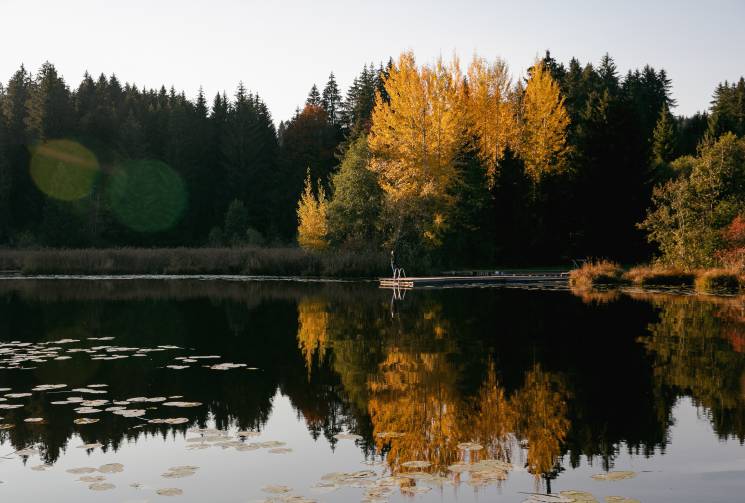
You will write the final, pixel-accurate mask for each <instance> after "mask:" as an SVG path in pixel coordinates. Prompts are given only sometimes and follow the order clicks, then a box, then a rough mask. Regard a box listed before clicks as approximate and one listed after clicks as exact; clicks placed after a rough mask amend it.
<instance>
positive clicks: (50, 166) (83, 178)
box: [31, 140, 99, 201]
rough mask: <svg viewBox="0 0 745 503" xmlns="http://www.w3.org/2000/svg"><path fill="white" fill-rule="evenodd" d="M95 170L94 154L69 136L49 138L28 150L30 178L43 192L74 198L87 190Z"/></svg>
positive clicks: (57, 196)
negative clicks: (57, 138) (63, 138)
mask: <svg viewBox="0 0 745 503" xmlns="http://www.w3.org/2000/svg"><path fill="white" fill-rule="evenodd" d="M98 172H99V166H98V159H96V156H95V154H93V152H91V151H90V150H88V149H87V148H85V147H84V146H82V145H81V144H79V143H77V142H74V141H71V140H51V141H47V142H44V143H40V144H38V145H36V146H35V147H33V148H32V150H31V178H32V179H33V181H34V183H35V184H36V186H37V187H38V188H39V190H41V191H42V192H43V193H44V194H46V195H48V196H49V197H53V198H55V199H59V200H61V201H77V200H78V199H82V198H84V197H86V196H87V195H89V194H90V193H91V190H92V188H93V183H94V182H95V179H96V176H97V175H98Z"/></svg>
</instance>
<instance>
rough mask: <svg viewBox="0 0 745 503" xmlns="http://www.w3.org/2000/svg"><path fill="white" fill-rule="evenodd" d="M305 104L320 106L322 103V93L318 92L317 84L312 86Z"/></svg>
mask: <svg viewBox="0 0 745 503" xmlns="http://www.w3.org/2000/svg"><path fill="white" fill-rule="evenodd" d="M305 104H306V106H307V105H310V106H314V107H320V106H321V105H322V101H321V94H320V93H319V92H318V87H317V86H316V85H315V84H313V87H311V88H310V92H309V93H308V98H307V99H306V100H305Z"/></svg>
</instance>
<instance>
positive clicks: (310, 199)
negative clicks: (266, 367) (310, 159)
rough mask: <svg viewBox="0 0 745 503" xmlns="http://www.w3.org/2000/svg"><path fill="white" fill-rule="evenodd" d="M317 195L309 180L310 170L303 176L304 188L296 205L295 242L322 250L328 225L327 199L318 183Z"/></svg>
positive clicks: (326, 243)
mask: <svg viewBox="0 0 745 503" xmlns="http://www.w3.org/2000/svg"><path fill="white" fill-rule="evenodd" d="M317 185H318V196H317V197H316V195H315V194H313V186H312V184H311V181H310V171H308V175H307V176H306V178H305V189H304V190H303V193H302V195H301V196H300V201H298V205H297V217H298V228H297V242H298V244H299V245H300V246H302V247H303V248H305V249H310V250H323V249H325V248H326V247H327V246H328V240H327V235H328V227H327V223H326V211H327V209H328V201H327V200H326V192H325V191H324V189H323V185H321V183H320V182H319V183H318V184H317Z"/></svg>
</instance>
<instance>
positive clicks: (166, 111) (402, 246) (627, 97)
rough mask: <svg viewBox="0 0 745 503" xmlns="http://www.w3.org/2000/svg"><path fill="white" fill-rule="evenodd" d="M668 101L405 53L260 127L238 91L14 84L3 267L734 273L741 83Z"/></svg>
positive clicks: (574, 75)
mask: <svg viewBox="0 0 745 503" xmlns="http://www.w3.org/2000/svg"><path fill="white" fill-rule="evenodd" d="M671 89H672V82H671V80H670V79H669V77H668V76H667V74H666V72H665V70H664V69H655V68H652V67H650V66H644V67H643V68H640V69H636V70H631V71H628V72H627V73H626V74H624V75H622V74H621V73H620V72H619V71H618V69H617V67H616V65H615V63H614V61H613V59H612V58H611V57H610V56H609V55H605V56H604V57H603V58H602V59H601V60H600V61H599V62H598V63H596V64H594V63H582V62H580V61H578V60H577V59H571V60H570V61H569V62H568V64H564V63H561V62H559V61H557V60H556V59H554V58H553V57H552V56H551V54H550V53H549V52H546V54H545V57H543V58H542V59H539V60H536V62H535V64H534V65H533V66H532V67H531V68H530V69H529V70H528V71H527V74H526V75H523V76H515V75H512V74H511V73H510V70H509V68H508V66H507V64H506V63H505V62H504V61H502V60H500V59H495V60H492V61H488V60H485V59H482V58H479V57H474V59H473V60H472V61H470V62H468V64H467V65H463V68H461V62H460V61H458V60H457V59H453V60H451V61H443V60H438V61H435V62H434V63H432V64H424V65H421V64H419V63H418V62H417V61H416V60H415V57H414V55H413V54H412V53H403V54H401V55H400V56H399V57H398V59H396V60H394V59H390V60H389V61H388V62H387V63H385V64H378V65H374V64H367V65H364V66H363V67H362V71H361V72H360V74H359V75H358V76H357V77H356V78H355V79H354V81H353V83H352V85H351V86H350V87H349V89H347V90H342V89H340V87H339V85H338V84H337V82H336V79H335V77H334V74H333V73H331V74H330V76H329V79H328V81H327V82H326V83H325V84H324V85H322V86H320V87H319V86H317V85H315V84H313V85H312V86H311V88H310V91H309V93H308V95H307V97H306V98H305V102H304V104H303V106H302V108H298V109H297V110H296V112H295V114H294V115H293V116H292V117H291V118H290V119H288V120H282V121H280V122H279V124H276V123H275V120H276V119H275V118H274V117H272V115H271V112H270V110H269V109H268V107H267V106H266V104H265V103H264V102H263V101H262V99H261V97H260V95H259V94H257V93H256V92H253V91H249V90H248V89H247V87H246V86H245V85H244V84H243V83H239V84H238V88H237V90H236V91H235V92H234V93H233V94H232V95H228V94H227V93H225V92H222V93H219V94H217V95H215V96H214V97H213V98H211V99H209V98H208V97H206V96H205V95H204V93H203V92H201V91H200V92H199V94H198V95H197V96H196V98H194V99H191V98H189V97H187V96H185V94H184V93H183V92H178V91H176V89H174V88H173V87H171V88H170V89H166V88H165V87H161V88H160V89H145V88H142V89H140V88H138V87H137V86H136V85H134V84H129V83H122V81H120V80H119V78H118V77H117V76H115V75H111V76H105V75H101V76H99V77H98V78H94V77H92V76H91V75H89V74H87V73H86V75H85V77H84V78H83V80H82V81H81V82H80V83H79V84H77V85H72V84H68V83H67V82H66V81H65V80H64V78H63V77H62V76H61V75H60V74H59V73H58V72H57V70H56V69H55V67H54V66H53V65H52V64H51V63H45V64H44V65H43V66H42V67H41V68H40V69H38V71H37V72H36V73H32V72H30V71H29V70H27V69H26V68H25V67H21V68H20V69H19V70H18V71H17V72H16V73H15V74H14V75H12V76H11V78H10V79H9V80H8V81H7V84H5V85H2V86H0V112H1V113H0V246H1V247H5V248H18V249H29V248H39V247H49V248H115V247H204V246H212V247H232V246H257V247H274V246H288V245H289V246H293V245H299V246H301V247H302V248H305V249H309V250H348V251H366V252H370V251H385V252H386V253H387V252H388V251H389V250H395V251H396V253H397V255H398V256H400V257H402V260H412V257H416V260H417V261H418V262H420V263H431V264H438V265H454V266H457V265H463V266H465V265H468V266H489V265H495V264H503V265H529V264H545V265H548V264H563V263H567V262H568V261H570V260H571V259H573V258H584V257H604V258H610V259H613V260H617V261H622V262H625V263H629V262H639V261H645V260H649V259H651V258H652V257H660V258H661V260H668V261H670V262H675V263H679V264H683V265H686V266H688V265H692V266H698V265H711V264H709V263H707V262H711V260H712V257H717V260H720V259H722V260H724V258H727V257H729V258H730V259H732V257H733V254H734V255H736V257H735V258H734V259H733V260H735V261H736V260H739V257H740V256H742V254H738V253H739V252H737V250H739V249H740V248H741V246H740V245H741V244H745V239H740V234H738V232H741V233H742V235H743V236H745V231H742V230H741V229H740V227H742V228H743V229H745V224H743V223H742V222H745V219H742V218H741V215H744V214H745V213H744V210H745V140H743V139H742V137H743V135H745V79H742V78H741V79H740V80H739V81H738V82H736V83H729V82H723V83H721V84H719V85H718V86H716V88H715V89H714V90H713V95H712V101H711V103H710V107H709V109H708V110H706V111H702V112H700V113H697V114H695V115H693V116H690V117H684V116H677V115H675V114H674V109H675V106H676V103H675V101H674V100H673V99H672V97H671ZM711 159H714V160H716V159H720V160H721V162H720V163H719V165H717V166H718V167H717V166H715V167H714V168H711V166H712V163H711V162H710V161H711ZM707 170H708V171H707ZM712 180H713V181H712ZM707 184H708V185H707ZM707 198H708V199H707ZM707 201H708V202H710V203H712V204H713V203H714V202H716V203H717V204H718V206H717V209H716V211H714V210H711V206H712V205H711V204H708V203H707ZM719 203H721V204H719ZM707 204H708V206H707ZM738 240H740V241H742V243H740V241H738ZM730 245H731V246H730ZM727 246H730V248H727ZM728 250H729V251H728ZM728 253H729V255H727V254H728Z"/></svg>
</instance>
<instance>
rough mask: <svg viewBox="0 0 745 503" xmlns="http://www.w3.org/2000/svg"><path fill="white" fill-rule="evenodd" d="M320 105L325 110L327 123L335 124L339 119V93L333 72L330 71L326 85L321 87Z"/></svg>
mask: <svg viewBox="0 0 745 503" xmlns="http://www.w3.org/2000/svg"><path fill="white" fill-rule="evenodd" d="M321 107H322V108H323V109H324V110H325V111H326V115H327V116H328V121H329V124H330V125H331V126H336V125H337V124H338V123H339V121H340V119H341V93H340V92H339V86H338V85H337V84H336V79H335V78H334V72H331V74H330V75H329V80H328V82H327V83H326V87H324V88H323V94H322V96H321Z"/></svg>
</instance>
